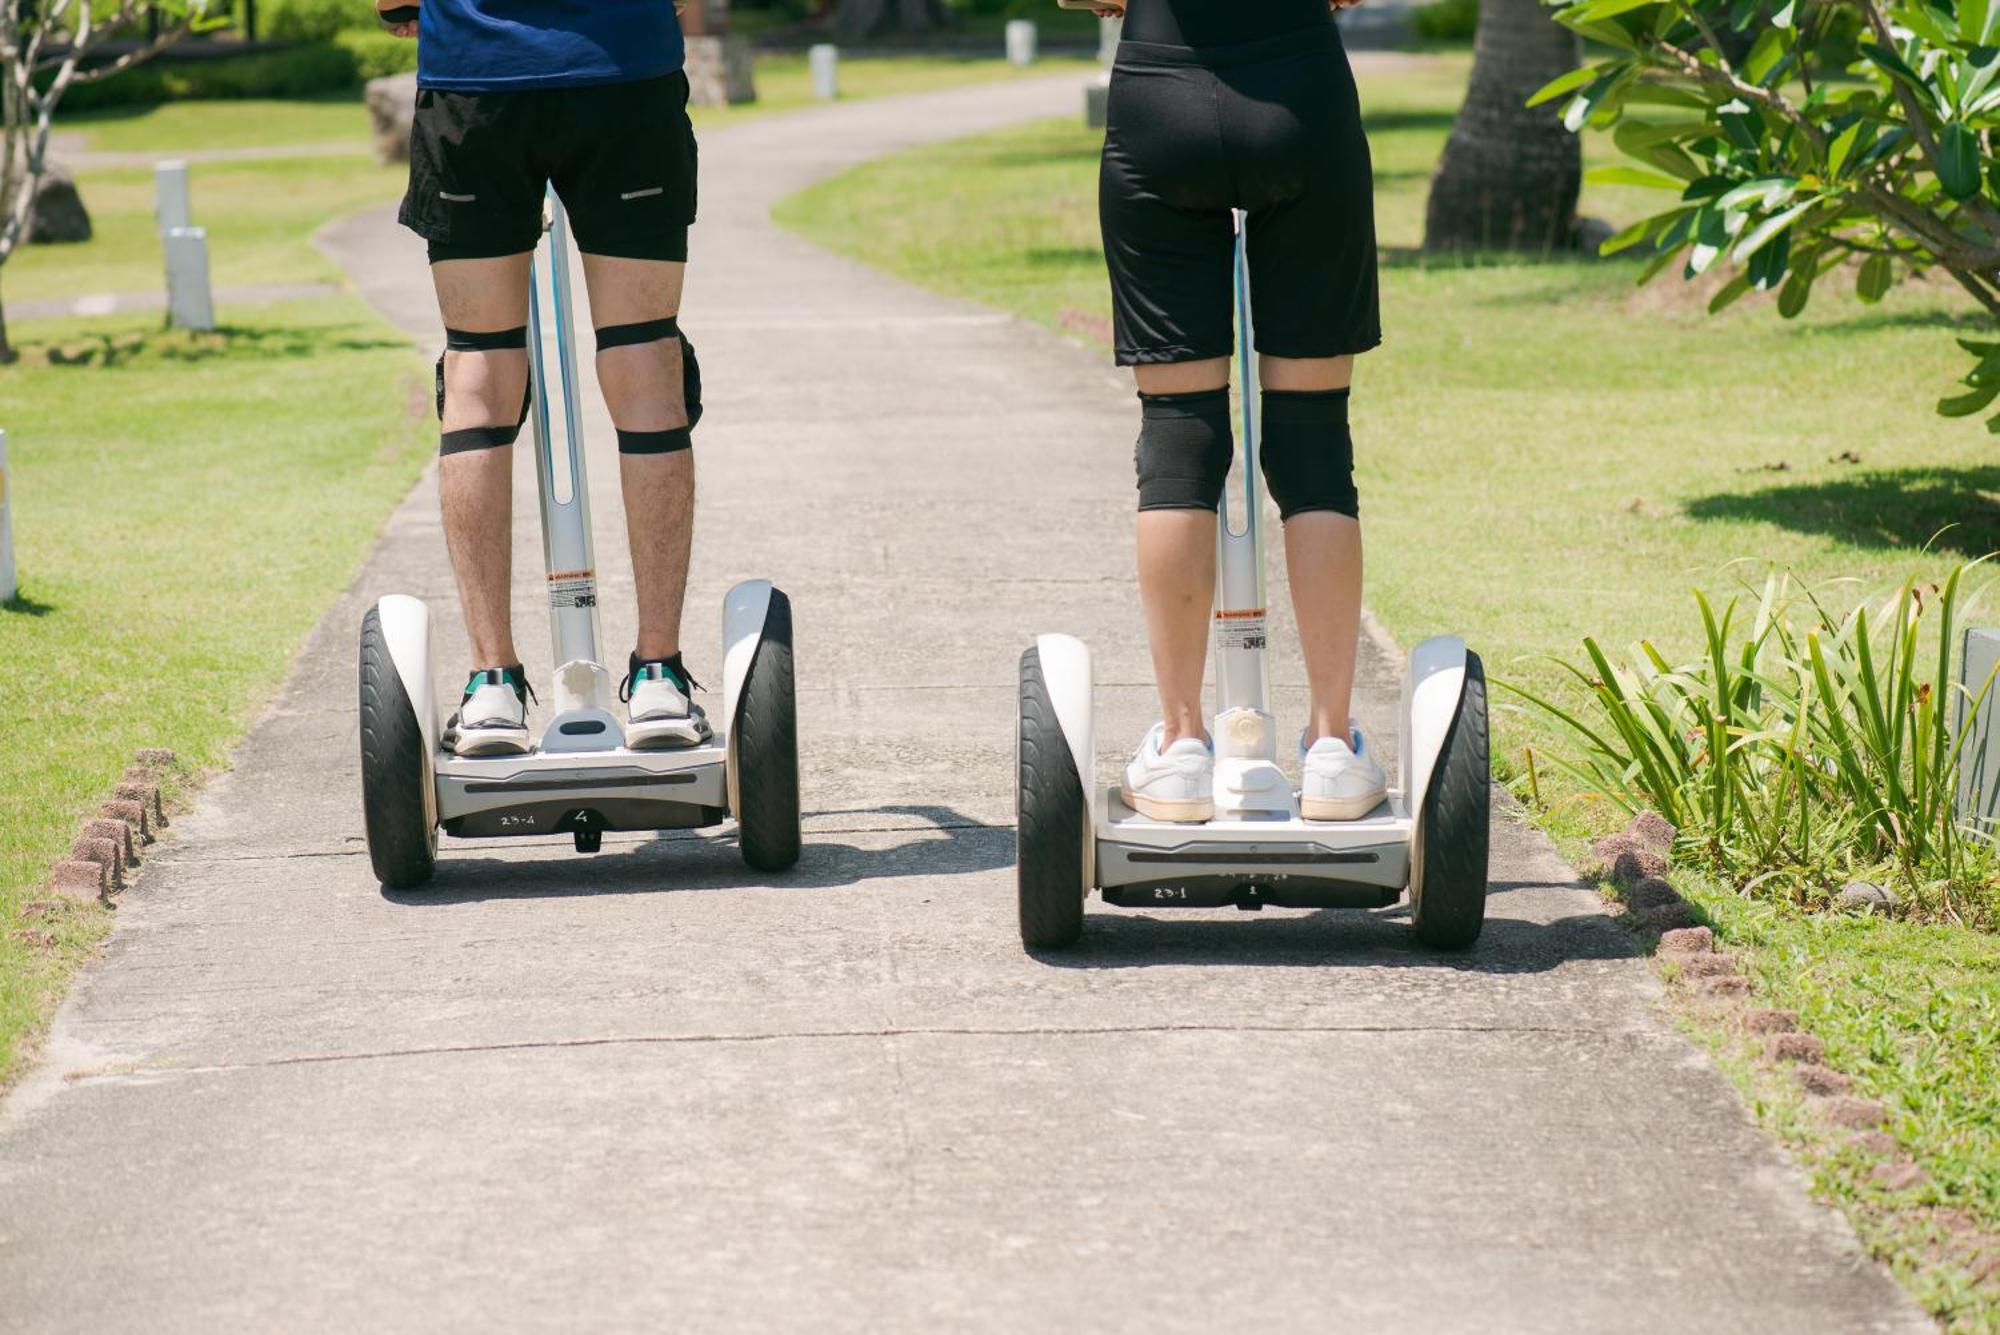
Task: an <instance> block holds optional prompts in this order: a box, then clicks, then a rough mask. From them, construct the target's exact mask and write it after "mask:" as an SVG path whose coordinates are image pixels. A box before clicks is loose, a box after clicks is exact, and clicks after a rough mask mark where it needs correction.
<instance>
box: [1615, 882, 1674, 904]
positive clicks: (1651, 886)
mask: <svg viewBox="0 0 2000 1335" xmlns="http://www.w3.org/2000/svg"><path fill="white" fill-rule="evenodd" d="M1680 897H1681V892H1680V891H1678V890H1676V889H1674V885H1673V882H1672V881H1669V880H1668V879H1667V878H1666V877H1664V876H1642V877H1640V878H1639V879H1638V880H1636V881H1634V882H1633V883H1632V887H1631V889H1629V890H1627V891H1626V892H1625V902H1626V903H1628V904H1630V905H1631V906H1632V907H1633V908H1635V909H1656V908H1659V907H1660V906H1661V905H1663V904H1677V903H1679V902H1680Z"/></svg>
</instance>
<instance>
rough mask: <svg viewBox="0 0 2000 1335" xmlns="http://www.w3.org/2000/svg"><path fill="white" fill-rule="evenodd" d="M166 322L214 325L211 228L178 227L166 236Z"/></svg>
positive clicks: (186, 325)
mask: <svg viewBox="0 0 2000 1335" xmlns="http://www.w3.org/2000/svg"><path fill="white" fill-rule="evenodd" d="M165 245H166V251H167V323H168V324H170V325H173V326H175V327H176V328H180V329H202V330H207V329H213V328H215V301H214V298H213V297H212V296H210V294H209V289H208V230H207V229H206V228H202V227H176V228H174V229H173V230H172V231H171V232H168V233H167V235H166V238H165Z"/></svg>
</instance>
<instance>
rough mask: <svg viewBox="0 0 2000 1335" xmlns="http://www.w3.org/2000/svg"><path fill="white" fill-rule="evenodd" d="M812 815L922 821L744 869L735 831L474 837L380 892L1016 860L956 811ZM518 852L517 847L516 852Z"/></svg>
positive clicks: (552, 892)
mask: <svg viewBox="0 0 2000 1335" xmlns="http://www.w3.org/2000/svg"><path fill="white" fill-rule="evenodd" d="M808 815H809V816H812V817H816V818H824V817H827V816H860V817H875V816H883V817H890V816H912V817H915V818H917V819H918V820H919V821H921V822H923V823H922V824H918V825H904V824H894V825H890V824H885V825H882V826H881V827H879V828H877V829H870V830H861V831H856V830H843V831H836V832H834V833H832V834H814V833H813V832H812V831H811V830H810V829H808V830H807V831H806V837H805V847H804V848H803V849H802V850H801V852H800V854H799V861H798V865H797V866H795V867H793V868H792V869H791V870H790V871H784V872H776V873H770V872H760V871H757V870H756V869H754V868H752V867H749V866H746V865H745V864H744V862H743V858H742V854H741V853H740V852H739V850H738V846H737V842H736V835H735V832H734V831H733V830H731V831H727V832H723V833H708V832H705V831H700V830H663V831H661V832H660V833H659V835H658V836H657V837H655V838H652V839H647V840H643V841H641V842H638V843H627V844H615V845H607V847H606V848H605V850H604V851H603V852H601V853H571V852H568V851H566V849H565V846H564V843H563V841H562V840H561V839H555V838H551V839H549V840H548V841H547V842H546V845H545V846H546V848H547V849H548V851H549V852H550V853H553V854H555V856H552V857H551V856H540V855H539V854H540V853H541V849H540V848H537V849H536V850H535V852H536V853H537V854H538V856H535V857H532V858H519V857H513V858H502V857H490V856H480V855H479V854H478V853H476V852H474V853H473V854H472V855H471V856H466V854H465V853H464V852H461V851H460V850H463V849H467V848H470V847H472V846H473V843H472V841H467V842H465V843H454V842H452V841H449V840H447V841H446V842H445V843H444V845H443V848H442V849H441V851H440V856H439V858H438V864H437V874H436V875H435V876H434V877H433V878H432V879H431V881H430V882H429V884H427V885H425V886H424V887H423V888H422V889H420V890H387V889H385V890H383V891H382V897H383V898H384V899H387V900H388V901H389V902H390V903H392V904H406V905H409V906H411V907H415V908H424V907H430V906H437V905H448V904H467V903H476V902H479V901H481V900H489V899H542V898H560V897H564V896H571V895H637V894H662V893H668V892H672V891H677V890H741V889H751V888H760V889H770V890H823V889H830V888H833V887H837V886H846V885H854V884H857V883H859V882H861V881H865V880H872V879H878V878H886V877H895V876H962V875H968V874H971V873H974V872H983V871H992V870H995V869H996V868H1000V867H1011V866H1012V865H1013V864H1014V831H1013V830H1012V829H1011V828H1010V827H1007V826H997V825H986V824H983V823H981V822H979V821H977V820H974V819H973V818H972V817H970V816H967V815H965V814H963V813H962V812H959V811H957V810H956V809H954V808H952V807H940V806H923V805H899V806H883V807H868V808H864V809H860V810H853V811H815V812H810V813H808ZM857 833H868V834H880V835H905V836H913V837H910V838H906V839H904V840H903V841H902V842H900V843H898V844H895V845H894V846H892V847H886V848H864V847H862V846H860V845H858V844H852V843H846V842H843V841H842V840H841V839H840V835H842V834H857ZM516 847H518V846H516Z"/></svg>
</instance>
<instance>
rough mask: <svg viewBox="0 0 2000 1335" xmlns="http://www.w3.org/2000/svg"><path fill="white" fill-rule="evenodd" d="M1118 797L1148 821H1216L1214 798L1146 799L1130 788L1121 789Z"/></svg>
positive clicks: (1178, 822)
mask: <svg viewBox="0 0 2000 1335" xmlns="http://www.w3.org/2000/svg"><path fill="white" fill-rule="evenodd" d="M1118 795H1119V796H1120V797H1122V798H1124V799H1125V805H1126V806H1128V807H1130V808H1132V810H1134V811H1136V812H1138V813H1139V814H1140V815H1141V816H1144V817H1145V818H1146V819H1148V820H1164V821H1171V822H1173V823H1175V824H1181V823H1184V822H1185V823H1195V822H1199V821H1205V820H1214V819H1215V799H1214V798H1212V797H1178V798H1175V797H1146V796H1144V795H1143V794H1140V793H1135V792H1133V791H1132V790H1131V789H1130V788H1120V789H1119V790H1118Z"/></svg>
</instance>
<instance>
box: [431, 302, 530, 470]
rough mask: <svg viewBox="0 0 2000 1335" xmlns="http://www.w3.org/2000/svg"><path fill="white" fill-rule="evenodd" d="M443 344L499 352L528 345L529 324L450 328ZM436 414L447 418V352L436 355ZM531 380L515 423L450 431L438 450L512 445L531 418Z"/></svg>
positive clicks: (459, 349)
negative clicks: (529, 409)
mask: <svg viewBox="0 0 2000 1335" xmlns="http://www.w3.org/2000/svg"><path fill="white" fill-rule="evenodd" d="M444 346H445V351H447V352H500V351H504V350H506V349H509V348H525V347H527V346H528V326H526V325H516V326H515V327H514V328H512V329H447V330H445V331H444ZM436 379H437V414H438V420H439V421H440V422H442V421H443V420H444V353H442V352H441V353H439V354H438V359H437V374H436ZM534 396H535V391H534V386H533V384H532V383H530V385H529V386H528V388H527V389H526V390H525V391H524V392H523V393H522V395H521V415H520V416H519V417H518V418H516V419H515V420H514V425H512V426H473V427H466V428H465V429H463V430H460V431H447V432H445V433H444V435H443V436H441V437H440V438H439V440H438V453H439V454H461V453H463V452H465V451H466V450H490V449H495V448H497V447H499V446H501V445H512V444H513V443H514V441H515V440H516V439H517V438H518V437H519V436H520V434H521V426H522V424H523V423H524V422H526V421H527V420H528V406H529V405H530V404H531V403H532V402H533V401H534Z"/></svg>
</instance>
